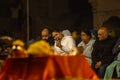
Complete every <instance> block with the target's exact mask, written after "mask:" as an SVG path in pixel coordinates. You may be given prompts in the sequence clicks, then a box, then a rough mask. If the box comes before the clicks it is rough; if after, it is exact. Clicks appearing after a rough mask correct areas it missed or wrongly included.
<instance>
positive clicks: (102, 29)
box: [98, 27, 108, 40]
mask: <svg viewBox="0 0 120 80" xmlns="http://www.w3.org/2000/svg"><path fill="white" fill-rule="evenodd" d="M107 37H108V29H107V28H106V27H100V28H99V29H98V39H99V40H105V39H106V38H107Z"/></svg>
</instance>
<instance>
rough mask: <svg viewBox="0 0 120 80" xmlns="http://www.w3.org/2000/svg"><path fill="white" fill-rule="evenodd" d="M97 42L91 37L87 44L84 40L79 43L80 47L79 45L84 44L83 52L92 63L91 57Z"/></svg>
mask: <svg viewBox="0 0 120 80" xmlns="http://www.w3.org/2000/svg"><path fill="white" fill-rule="evenodd" d="M94 43H95V40H93V39H91V40H90V41H89V42H88V44H85V43H84V42H83V41H81V42H80V43H79V44H78V47H79V46H82V47H83V48H84V51H83V54H84V55H85V56H86V59H87V60H88V62H89V63H90V65H91V63H92V59H91V53H92V51H93V45H94Z"/></svg>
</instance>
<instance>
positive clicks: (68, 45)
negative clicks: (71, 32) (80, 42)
mask: <svg viewBox="0 0 120 80" xmlns="http://www.w3.org/2000/svg"><path fill="white" fill-rule="evenodd" d="M61 45H62V50H63V51H65V53H70V52H72V50H73V48H74V47H76V45H75V41H74V39H73V38H72V36H64V37H63V38H62V40H61Z"/></svg>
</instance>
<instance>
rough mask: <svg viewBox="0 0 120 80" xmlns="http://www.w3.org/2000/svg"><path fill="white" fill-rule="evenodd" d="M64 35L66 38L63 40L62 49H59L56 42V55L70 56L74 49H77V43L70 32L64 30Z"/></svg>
mask: <svg viewBox="0 0 120 80" xmlns="http://www.w3.org/2000/svg"><path fill="white" fill-rule="evenodd" d="M62 34H63V36H64V37H63V38H62V40H61V45H62V47H61V48H59V47H57V46H56V42H55V45H54V51H55V52H54V53H55V54H56V53H62V54H66V53H67V54H69V53H71V52H72V50H73V48H74V47H76V45H75V41H74V39H73V38H72V36H71V33H70V31H69V30H63V31H62Z"/></svg>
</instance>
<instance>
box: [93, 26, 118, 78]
mask: <svg viewBox="0 0 120 80" xmlns="http://www.w3.org/2000/svg"><path fill="white" fill-rule="evenodd" d="M115 42H116V40H115V39H113V38H112V37H111V36H109V32H108V29H107V28H106V27H100V28H99V29H98V41H96V42H95V44H94V47H93V52H92V62H93V63H92V67H93V69H94V70H95V71H96V73H97V74H98V76H99V77H100V78H103V77H104V73H105V69H106V67H107V66H108V65H109V64H110V63H111V62H112V61H113V59H114V56H113V54H112V49H113V47H114V45H115Z"/></svg>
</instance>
